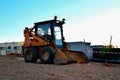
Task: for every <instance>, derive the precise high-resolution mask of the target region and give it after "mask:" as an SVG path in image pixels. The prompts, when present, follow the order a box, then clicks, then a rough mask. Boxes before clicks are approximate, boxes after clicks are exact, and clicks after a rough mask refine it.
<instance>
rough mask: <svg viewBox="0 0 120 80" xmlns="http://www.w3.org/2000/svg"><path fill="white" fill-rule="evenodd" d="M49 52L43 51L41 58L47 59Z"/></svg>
mask: <svg viewBox="0 0 120 80" xmlns="http://www.w3.org/2000/svg"><path fill="white" fill-rule="evenodd" d="M49 56H50V55H49V52H48V51H44V52H43V54H42V58H43V60H45V61H47V60H48V59H49Z"/></svg>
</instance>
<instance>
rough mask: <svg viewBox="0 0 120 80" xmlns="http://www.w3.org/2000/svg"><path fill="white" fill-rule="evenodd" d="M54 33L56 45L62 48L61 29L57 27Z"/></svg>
mask: <svg viewBox="0 0 120 80" xmlns="http://www.w3.org/2000/svg"><path fill="white" fill-rule="evenodd" d="M54 31H55V43H56V45H58V46H62V36H61V28H60V27H58V26H55V27H54Z"/></svg>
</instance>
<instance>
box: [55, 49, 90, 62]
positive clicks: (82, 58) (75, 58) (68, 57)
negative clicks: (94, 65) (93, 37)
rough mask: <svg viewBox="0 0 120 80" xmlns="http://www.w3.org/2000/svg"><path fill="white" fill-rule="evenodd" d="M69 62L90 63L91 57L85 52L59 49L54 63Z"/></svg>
mask: <svg viewBox="0 0 120 80" xmlns="http://www.w3.org/2000/svg"><path fill="white" fill-rule="evenodd" d="M68 62H77V63H88V62H89V59H88V57H87V56H86V55H85V54H84V53H83V52H79V51H69V50H61V49H57V50H56V54H55V57H54V64H67V63H68Z"/></svg>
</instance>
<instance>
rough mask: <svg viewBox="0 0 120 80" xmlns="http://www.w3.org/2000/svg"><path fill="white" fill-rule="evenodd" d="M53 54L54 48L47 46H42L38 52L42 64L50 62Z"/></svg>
mask: <svg viewBox="0 0 120 80" xmlns="http://www.w3.org/2000/svg"><path fill="white" fill-rule="evenodd" d="M54 56H55V50H54V49H53V48H51V47H49V46H47V47H43V48H42V50H41V52H40V60H41V62H42V63H44V64H52V63H53V59H54Z"/></svg>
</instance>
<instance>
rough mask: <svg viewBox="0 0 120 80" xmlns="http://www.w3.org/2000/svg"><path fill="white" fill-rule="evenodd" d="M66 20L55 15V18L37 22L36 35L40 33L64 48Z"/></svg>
mask: <svg viewBox="0 0 120 80" xmlns="http://www.w3.org/2000/svg"><path fill="white" fill-rule="evenodd" d="M64 20H65V19H63V20H62V21H60V20H57V17H56V16H55V17H54V19H53V20H48V21H43V22H38V23H35V26H34V27H35V33H37V34H36V35H38V34H40V35H42V36H45V37H47V38H48V39H52V40H53V41H54V42H55V44H56V46H57V47H59V48H63V42H64V38H63V29H62V25H63V24H64V23H65V22H64Z"/></svg>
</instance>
